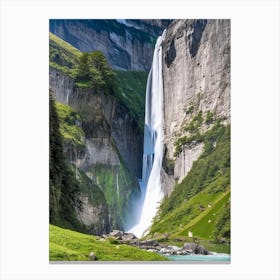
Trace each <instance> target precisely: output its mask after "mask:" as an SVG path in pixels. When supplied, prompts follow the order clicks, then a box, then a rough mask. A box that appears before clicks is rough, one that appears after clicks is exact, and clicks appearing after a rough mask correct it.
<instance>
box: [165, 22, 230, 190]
mask: <svg viewBox="0 0 280 280" xmlns="http://www.w3.org/2000/svg"><path fill="white" fill-rule="evenodd" d="M163 81H164V123H165V126H164V139H165V140H164V144H165V146H166V154H165V159H164V160H165V161H172V162H173V166H174V168H173V173H172V174H167V172H166V170H164V169H163V170H162V173H163V187H164V190H165V193H166V194H170V192H171V191H172V189H173V187H174V185H175V182H176V181H179V182H180V181H181V180H182V179H183V178H184V177H185V176H186V175H187V173H188V171H189V170H190V169H191V166H192V164H193V162H194V161H195V160H196V159H197V158H198V157H199V156H200V155H201V153H202V151H203V144H202V143H200V144H193V145H192V146H191V147H190V146H184V147H183V148H182V151H181V152H180V153H179V154H178V155H175V146H176V145H175V143H176V140H177V139H178V138H179V137H180V136H183V135H186V134H187V132H185V130H184V128H185V127H187V125H188V124H190V123H191V121H192V119H193V118H194V116H196V115H197V114H199V112H200V111H201V113H202V116H203V117H204V119H205V118H206V116H207V114H208V115H210V114H211V116H212V115H213V116H214V117H215V118H221V119H222V120H223V122H224V123H229V122H230V20H226V19H221V20H214V19H211V20H174V21H172V23H171V24H170V25H169V27H168V28H167V32H166V38H165V40H164V42H163ZM210 127H211V125H210V124H209V125H207V124H205V123H204V124H201V127H200V128H199V129H200V131H201V132H202V133H203V132H204V131H206V130H208V129H209V128H210Z"/></svg>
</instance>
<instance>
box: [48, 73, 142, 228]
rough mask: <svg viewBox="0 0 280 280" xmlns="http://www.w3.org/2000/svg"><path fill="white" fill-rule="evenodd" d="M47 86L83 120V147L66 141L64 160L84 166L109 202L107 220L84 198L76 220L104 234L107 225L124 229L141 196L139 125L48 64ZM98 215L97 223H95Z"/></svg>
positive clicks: (100, 207) (119, 108)
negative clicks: (139, 179)
mask: <svg viewBox="0 0 280 280" xmlns="http://www.w3.org/2000/svg"><path fill="white" fill-rule="evenodd" d="M50 89H51V90H52V91H53V93H54V96H55V98H56V100H58V101H60V102H62V103H64V104H67V105H69V106H71V107H72V108H74V109H75V110H76V111H77V112H78V113H79V114H80V116H81V118H82V119H81V121H80V123H79V124H78V125H79V126H80V127H81V128H82V129H83V131H84V134H85V139H84V141H83V146H81V145H80V146H79V147H77V146H75V145H72V143H70V144H66V145H65V147H64V148H65V153H66V156H67V158H68V160H69V161H70V162H71V163H72V164H74V165H75V166H77V167H78V168H79V169H80V170H82V171H83V172H84V173H85V174H86V175H87V176H88V178H89V179H90V180H92V182H93V184H95V185H97V186H98V187H99V188H100V189H101V190H102V191H103V192H104V195H105V198H106V199H107V202H108V201H109V202H110V203H111V204H109V207H108V209H109V211H107V214H106V215H107V218H105V216H103V213H102V211H103V212H106V211H105V210H104V209H105V206H104V205H91V203H90V202H89V197H87V198H86V196H85V197H83V200H82V202H83V211H82V212H80V213H78V214H79V217H80V220H81V221H82V223H84V224H85V225H86V226H87V227H89V228H91V227H92V232H94V231H95V232H98V233H99V232H102V231H101V229H107V227H106V225H107V224H109V226H110V227H116V228H123V227H124V223H126V222H129V221H131V220H133V219H135V217H134V216H133V215H134V214H135V213H136V212H135V211H136V207H137V201H138V196H139V198H140V189H139V184H138V180H137V178H139V177H141V173H142V151H143V135H142V133H141V131H140V128H139V127H138V125H137V124H136V122H135V120H133V119H132V117H130V115H129V114H128V112H127V110H125V108H123V107H122V105H121V104H119V103H118V102H117V101H116V100H115V99H114V98H113V97H112V96H109V95H105V94H103V93H102V92H95V91H94V90H92V89H81V88H77V87H75V84H74V81H73V80H72V79H71V78H70V77H68V76H66V75H64V74H62V73H60V72H59V71H57V70H55V69H53V68H50ZM67 93H69V94H67ZM83 194H84V195H85V193H83ZM89 195H94V194H92V193H90V194H89ZM120 198H121V199H120ZM103 206H104V207H103ZM116 209H118V211H116ZM134 212H135V213H134ZM97 217H100V223H97V221H95V220H96V219H97ZM106 219H107V220H109V222H108V221H107V220H106ZM105 220H106V221H105ZM102 221H104V225H103V222H102ZM90 223H92V224H90ZM104 232H105V231H103V233H104ZM106 232H108V230H107V231H106Z"/></svg>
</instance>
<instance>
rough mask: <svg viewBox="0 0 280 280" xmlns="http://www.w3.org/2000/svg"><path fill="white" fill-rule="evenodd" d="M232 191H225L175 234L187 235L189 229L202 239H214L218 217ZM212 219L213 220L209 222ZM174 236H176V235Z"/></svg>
mask: <svg viewBox="0 0 280 280" xmlns="http://www.w3.org/2000/svg"><path fill="white" fill-rule="evenodd" d="M229 196H230V191H229V190H228V191H226V192H225V193H223V194H222V195H221V196H220V197H219V198H218V199H217V200H216V201H214V202H213V204H212V205H211V207H210V208H209V207H207V208H206V210H205V211H203V212H202V213H201V214H200V215H198V216H196V217H195V219H193V220H192V221H191V222H190V223H188V224H187V225H186V226H184V227H183V228H182V229H181V230H180V231H179V232H177V233H176V235H175V236H177V237H178V236H186V235H187V234H188V231H191V232H192V233H193V236H194V237H197V238H202V239H210V240H211V239H213V235H212V234H213V232H214V230H215V228H216V222H217V217H218V215H219V213H220V212H221V210H222V209H223V207H225V205H226V203H227V202H228V200H229ZM209 221H211V222H209ZM175 236H174V237H175Z"/></svg>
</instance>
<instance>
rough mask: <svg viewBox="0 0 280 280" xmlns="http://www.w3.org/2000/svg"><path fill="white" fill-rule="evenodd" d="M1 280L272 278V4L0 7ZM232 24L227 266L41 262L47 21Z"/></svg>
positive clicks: (275, 34) (275, 153)
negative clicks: (229, 256) (198, 20)
mask: <svg viewBox="0 0 280 280" xmlns="http://www.w3.org/2000/svg"><path fill="white" fill-rule="evenodd" d="M0 8H1V17H0V18H1V41H0V42H1V60H0V62H1V83H0V85H1V111H0V113H1V177H0V178H1V192H0V199H1V201H0V207H1V208H0V214H1V219H0V222H1V227H0V228H1V236H0V237H1V238H0V242H1V243H0V278H1V279H5V280H6V279H29V280H32V279H34V280H35V279H36V280H39V279H69V280H71V279H115V280H117V279H122V280H125V279H139V280H140V279H141V280H142V279H161V280H164V279H215V280H218V279H223V280H224V279H254V280H256V279H266V280H269V279H280V271H279V263H280V259H279V236H280V232H279V221H280V218H279V204H280V203H279V170H280V169H279V140H280V139H279V95H278V94H279V77H280V75H279V74H280V73H279V50H280V48H279V34H280V32H279V2H278V1H267V0H266V1H184V2H183V1H175V0H174V1H107V0H106V1H99V2H98V1H91V2H90V1H68V2H67V1H47V2H46V1H25V0H20V1H13V0H7V1H2V2H1V7H0ZM49 18H231V20H232V22H231V23H232V233H233V234H232V244H233V245H232V261H231V264H230V265H139V264H138V265H50V264H49V263H48V223H47V221H48V19H49Z"/></svg>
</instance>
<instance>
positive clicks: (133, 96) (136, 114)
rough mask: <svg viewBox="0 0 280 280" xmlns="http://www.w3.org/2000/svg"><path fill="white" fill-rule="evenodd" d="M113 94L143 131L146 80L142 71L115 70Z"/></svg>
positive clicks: (145, 75) (146, 75)
mask: <svg viewBox="0 0 280 280" xmlns="http://www.w3.org/2000/svg"><path fill="white" fill-rule="evenodd" d="M115 73H116V78H115V87H114V95H115V97H116V98H117V100H118V101H119V102H120V103H121V104H123V105H124V106H125V107H126V108H127V110H128V112H129V114H130V115H131V117H133V118H134V119H135V120H136V122H137V124H138V126H139V128H140V129H141V130H142V131H144V115H145V98H146V81H147V77H148V74H147V73H146V72H143V71H115Z"/></svg>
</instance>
